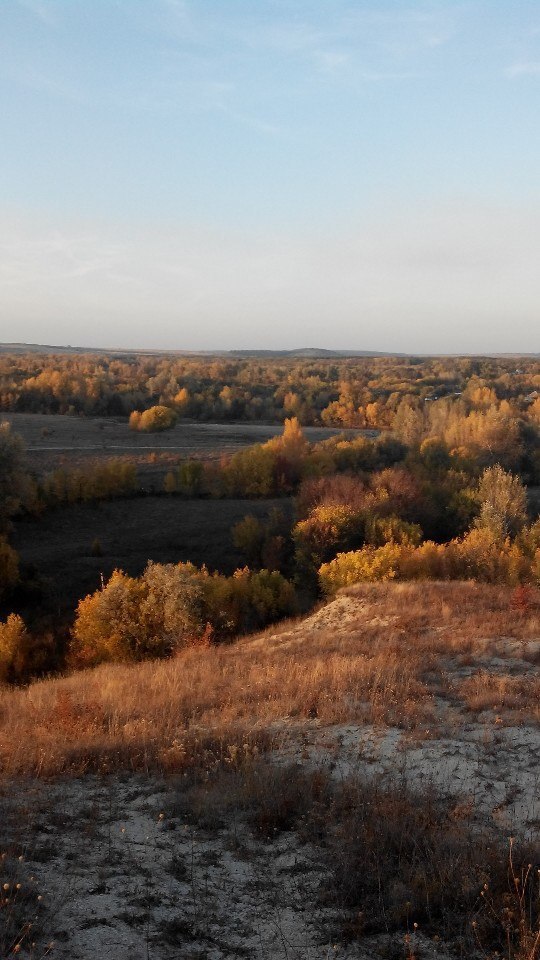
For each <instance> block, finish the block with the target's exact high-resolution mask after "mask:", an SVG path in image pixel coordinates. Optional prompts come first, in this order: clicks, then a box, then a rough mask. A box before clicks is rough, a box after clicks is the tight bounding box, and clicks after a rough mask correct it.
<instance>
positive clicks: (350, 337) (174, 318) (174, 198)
mask: <svg viewBox="0 0 540 960" xmlns="http://www.w3.org/2000/svg"><path fill="white" fill-rule="evenodd" d="M539 318H540V4H539V3H538V0H463V2H449V0H440V2H435V0H433V2H431V0H426V2H418V0H405V2H398V0H377V2H376V0H366V2H363V0H356V2H353V0H92V2H90V0H0V341H3V342H12V341H15V342H28V343H30V342H35V343H48V344H71V345H76V346H91V347H104V348H105V347H132V348H143V349H144V348H152V349H177V350H212V349H241V348H244V349H248V348H265V349H293V348H299V347H308V346H311V347H325V348H330V349H332V348H333V349H351V350H381V351H400V352H407V353H443V352H447V353H465V352H469V353H470V352H473V353H475V352H478V353H482V352H486V353H487V352H538V351H540V334H539V331H540V323H539Z"/></svg>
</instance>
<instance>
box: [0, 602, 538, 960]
mask: <svg viewBox="0 0 540 960" xmlns="http://www.w3.org/2000/svg"><path fill="white" fill-rule="evenodd" d="M539 613H540V605H539V604H538V602H537V600H536V599H535V597H534V596H532V595H530V594H529V593H527V592H519V591H518V592H517V593H516V592H514V594H512V592H511V590H510V589H509V588H507V587H500V588H499V587H489V586H485V585H477V584H473V583H452V584H448V583H445V584H440V583H429V584H423V583H421V584H370V585H364V586H359V587H356V588H354V589H351V590H349V591H348V592H346V593H344V594H341V595H339V596H338V597H337V598H336V599H335V600H334V601H333V602H331V603H329V604H327V605H326V606H323V607H321V608H320V609H319V610H317V611H316V612H315V613H314V614H312V615H311V616H310V617H308V618H307V619H305V620H303V621H298V622H290V623H287V624H284V625H282V626H281V627H280V628H278V629H276V628H272V629H271V630H269V631H267V632H266V633H264V634H262V635H258V636H255V637H248V638H245V639H242V640H240V641H238V642H236V643H235V644H231V645H230V646H222V647H204V646H203V647H200V646H199V647H193V648H190V649H187V650H185V651H184V652H183V653H181V655H179V656H178V657H177V658H175V659H174V660H172V661H166V662H160V663H144V664H139V665H132V666H102V667H99V668H97V669H95V670H93V671H88V672H84V673H79V674H74V675H72V676H68V677H65V678H62V679H55V680H49V681H44V682H41V683H36V684H34V685H32V686H30V687H28V688H27V689H21V690H7V689H4V690H3V691H2V692H1V693H0V724H1V726H0V759H1V764H2V771H3V784H4V788H3V793H2V798H1V803H2V807H3V811H2V812H3V813H4V816H5V822H6V823H8V824H9V827H8V841H7V852H8V854H9V855H8V857H7V858H5V859H4V861H3V869H4V873H6V871H8V870H11V871H12V875H11V876H12V880H13V879H14V877H15V876H16V875H17V876H18V875H20V876H21V877H22V876H23V875H24V878H25V883H28V884H29V883H30V881H29V879H28V877H29V876H30V875H31V876H33V877H35V881H32V884H35V889H36V890H37V889H38V888H39V890H40V891H41V892H42V893H43V894H44V896H43V900H40V901H39V905H40V913H41V914H42V918H41V919H40V920H39V922H38V923H37V925H36V933H35V936H36V938H38V937H39V936H41V937H42V938H43V942H44V943H45V942H49V941H50V940H54V941H55V945H54V947H53V948H52V951H51V955H52V956H55V957H59V958H67V957H69V958H71V960H73V958H81V960H90V958H91V957H95V956H98V955H100V954H103V955H108V956H113V955H114V956H115V957H118V958H122V957H128V956H129V957H139V956H140V957H146V956H151V957H153V958H159V960H161V958H169V957H170V958H172V957H178V956H180V955H181V956H182V957H193V958H195V957H199V958H202V957H209V958H215V960H218V958H219V960H221V958H229V957H231V958H232V957H241V956H247V957H260V958H263V957H264V958H276V960H277V958H290V960H292V958H297V960H303V958H323V957H325V958H326V957H330V956H340V957H344V958H345V957H347V958H350V960H353V958H356V960H367V958H371V957H375V956H381V957H388V958H392V957H394V958H413V957H417V958H419V960H420V958H424V960H431V958H435V957H437V958H439V957H440V958H444V957H452V958H454V957H464V956H467V957H471V958H472V957H486V956H494V955H495V954H494V953H493V950H494V949H495V947H496V944H497V943H499V942H501V943H503V942H504V936H505V933H504V926H503V925H502V921H501V923H499V920H498V919H495V920H494V916H495V917H496V918H497V917H498V916H499V911H500V910H502V909H503V906H504V904H505V903H506V904H507V902H508V897H509V896H510V897H511V896H512V893H513V894H514V895H515V893H516V889H517V888H515V884H514V890H513V891H512V882H510V887H509V886H508V837H509V836H510V835H512V836H514V837H515V838H516V839H515V847H514V852H515V863H516V869H518V867H517V864H518V862H519V857H520V856H522V855H523V856H524V857H534V858H536V859H537V860H538V859H539V858H540V856H539V855H540V851H539V849H538V844H537V836H538V833H537V829H538V823H539V819H540V798H539V794H538V783H537V773H538V756H539V753H540V710H539V702H540V700H539V693H540V679H539V676H538V663H539V661H540V628H539ZM535 838H536V839H535ZM531 843H532V844H533V846H532V847H530V844H531ZM535 843H536V847H535V846H534V845H535ZM527 845H529V848H528V849H526V847H527ZM522 848H523V852H522ZM19 851H23V852H24V857H25V860H24V861H22V862H21V863H19V864H18V865H17V863H18V862H17V861H16V859H15V857H16V855H17V854H18V853H19ZM532 862H534V860H533V861H532ZM484 882H485V883H487V884H488V887H487V888H486V889H488V888H489V898H490V903H489V906H490V909H484V908H483V904H482V901H481V899H480V891H481V890H482V887H483V884H484ZM520 882H521V881H520ZM32 884H31V885H30V887H28V889H29V890H30V891H32V890H33V886H32ZM25 889H26V888H25ZM527 892H528V888H527ZM486 896H488V895H487V894H486ZM32 897H34V893H33V892H30V893H29V894H28V900H27V901H25V900H24V898H23V897H20V898H19V900H20V902H19V905H18V907H17V910H19V913H17V911H15V910H14V913H13V915H14V916H15V915H16V918H17V922H24V915H25V914H24V911H25V910H26V911H27V912H28V911H29V910H30V909H33V907H32V906H31V905H32V903H33V902H34V901H33V900H32ZM505 898H506V899H505ZM514 899H515V897H514ZM34 900H35V897H34ZM25 904H26V906H25ZM514 906H515V904H513V908H514ZM516 910H517V907H516ZM473 921H474V923H475V924H477V926H476V927H474V930H475V931H476V934H475V936H474V937H473V936H472V930H473V928H472V927H471V924H472V923H473ZM512 922H514V921H512ZM416 923H418V929H416V927H415V926H414V924H416ZM73 931H77V932H76V933H74V932H73ZM516 931H517V932H516ZM520 931H521V932H520ZM33 935H34V934H33ZM526 935H527V936H529V941H526ZM534 936H536V934H535V933H533V932H532V931H531V930H528V932H527V931H526V930H525V928H524V927H523V925H522V926H521V927H520V926H519V916H518V913H517V912H516V917H515V930H513V932H512V937H513V938H514V939H515V942H516V944H517V946H516V950H515V952H512V953H509V954H508V956H511V957H512V958H515V960H522V958H523V960H529V958H530V960H535V958H536V956H537V953H536V952H532V951H533V949H534V950H535V949H536V948H535V947H534V944H533V939H534ZM497 937H498V938H499V939H497ZM478 938H480V939H478ZM516 938H517V939H516ZM520 938H521V941H522V943H521V946H520V943H519V940H520ZM538 942H539V941H537V945H538ZM527 944H529V946H531V944H532V946H531V949H530V950H529V952H528V953H527V952H526V950H528V949H529V946H527ZM480 948H481V949H480ZM518 948H519V950H520V951H521V952H518ZM512 949H513V947H512ZM179 950H180V951H181V952H180V953H179ZM407 951H408V952H407ZM489 951H491V952H489ZM39 955H42V954H39Z"/></svg>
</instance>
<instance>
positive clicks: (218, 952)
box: [11, 776, 447, 960]
mask: <svg viewBox="0 0 540 960" xmlns="http://www.w3.org/2000/svg"><path fill="white" fill-rule="evenodd" d="M181 789H182V788H181V784H180V785H179V786H178V785H174V784H172V783H171V782H170V781H169V782H160V781H156V780H148V779H146V778H143V777H140V776H136V777H133V778H128V779H123V780H121V779H110V780H108V781H100V780H98V779H96V778H94V777H89V778H87V779H85V780H72V781H69V782H68V783H64V784H61V785H59V784H55V785H54V786H51V785H45V784H39V785H34V786H33V787H32V788H29V787H28V786H27V787H25V788H23V790H22V791H21V793H20V794H19V796H18V797H17V798H14V797H12V798H11V800H12V801H15V804H16V805H17V807H18V808H19V813H18V817H17V819H18V822H19V825H20V826H19V830H20V831H21V833H22V836H21V839H22V841H23V843H24V842H26V845H27V846H26V857H25V864H26V866H27V868H28V869H29V870H31V871H32V873H33V874H34V875H35V876H36V878H37V880H38V883H39V889H40V890H41V891H42V892H43V896H44V899H45V901H46V903H47V907H48V909H49V911H50V913H51V914H52V916H51V917H50V919H49V920H48V921H47V922H46V923H45V925H44V927H43V929H42V931H41V935H38V942H39V944H40V950H39V951H38V952H37V953H36V954H31V955H32V956H43V955H47V956H51V957H55V958H58V960H94V958H115V960H128V958H129V960H149V958H152V960H172V958H180V957H181V958H190V960H233V958H240V957H252V958H257V960H323V958H324V960H328V958H331V957H340V958H342V960H370V958H372V957H384V956H390V954H389V953H387V952H386V951H387V950H388V949H389V948H390V947H393V948H398V949H400V955H401V949H404V947H403V938H402V937H400V936H394V937H391V938H387V937H377V938H371V939H368V940H367V941H366V942H365V943H364V944H363V945H362V946H360V945H358V944H354V943H352V944H351V943H348V944H347V943H344V942H343V941H342V940H340V937H339V918H338V917H337V916H336V914H335V912H334V911H333V910H332V909H331V908H329V907H327V906H325V903H324V899H322V898H321V893H320V887H321V882H322V881H323V880H324V878H325V867H324V865H323V864H322V862H321V857H320V855H319V853H318V852H317V850H315V849H314V848H313V847H311V846H310V845H308V844H304V843H301V842H299V840H298V838H297V837H296V836H295V835H294V834H292V833H284V834H282V835H280V836H279V837H278V838H277V839H276V840H275V841H273V842H272V841H264V840H261V839H260V837H258V836H256V835H254V833H253V831H252V830H250V828H249V827H248V826H247V825H246V824H245V822H244V821H243V819H242V817H241V816H239V817H238V819H237V820H233V821H232V822H229V823H227V824H225V825H221V824H219V823H216V824H212V823H211V822H210V823H208V824H204V823H203V825H200V826H193V825H192V824H191V823H189V822H186V820H185V818H183V817H182V815H177V813H176V812H175V805H176V800H177V797H178V794H179V793H180V794H181ZM21 804H22V807H23V809H24V808H28V810H27V814H26V818H22V817H21ZM25 819H26V822H25V823H24V820H25ZM23 824H24V826H23ZM29 837H30V838H31V840H30V841H29V839H28V838H29ZM416 939H417V942H418V943H423V944H424V947H423V950H422V953H421V954H419V956H420V957H422V958H423V960H435V958H440V960H443V958H446V957H447V954H446V952H445V950H444V949H443V948H442V947H438V948H435V947H434V946H433V945H432V944H430V943H429V942H428V941H426V942H425V943H424V941H423V938H422V937H421V936H420V935H418V936H417V938H416ZM41 951H43V952H41ZM22 955H23V956H24V954H22ZM403 956H405V954H403Z"/></svg>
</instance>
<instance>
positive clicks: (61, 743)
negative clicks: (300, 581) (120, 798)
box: [0, 583, 538, 776]
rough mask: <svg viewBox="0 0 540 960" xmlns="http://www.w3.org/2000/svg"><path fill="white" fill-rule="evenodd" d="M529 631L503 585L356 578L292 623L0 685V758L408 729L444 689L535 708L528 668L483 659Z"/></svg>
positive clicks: (197, 753) (193, 758)
mask: <svg viewBox="0 0 540 960" xmlns="http://www.w3.org/2000/svg"><path fill="white" fill-rule="evenodd" d="M537 634H538V615H537V611H536V608H534V609H532V608H528V609H527V610H525V611H516V610H515V609H513V607H512V604H511V596H510V591H509V590H508V588H502V587H501V588H498V587H487V586H485V585H482V586H479V585H475V584H459V583H451V584H450V583H445V584H436V583H421V584H407V585H401V584H371V585H366V586H363V587H359V588H355V589H354V590H349V591H348V592H347V595H346V596H342V597H338V599H337V600H336V601H335V602H334V603H333V604H329V605H327V606H326V607H323V608H322V609H321V610H319V611H318V612H317V613H316V614H315V615H313V616H312V617H310V618H308V619H307V620H306V621H304V622H303V623H299V624H295V623H289V624H285V625H283V626H282V627H281V629H280V630H279V631H278V632H276V630H275V628H274V629H273V630H268V631H266V633H264V634H262V635H259V636H257V637H253V638H246V639H243V640H240V641H238V642H237V643H236V644H233V645H231V646H225V647H213V648H212V647H211V648H197V647H195V648H191V649H187V650H185V651H184V652H182V654H181V655H180V656H178V657H177V658H176V659H174V660H171V661H161V662H158V663H145V664H141V665H126V666H124V665H106V666H101V667H98V668H96V669H95V670H89V671H86V672H80V673H76V674H73V675H72V676H68V677H65V678H61V679H54V680H49V681H44V682H40V683H35V684H33V685H31V686H30V687H28V688H26V689H18V690H8V689H4V690H3V691H2V692H1V693H0V763H1V768H2V771H3V773H4V775H7V776H11V775H20V774H38V775H51V774H58V773H63V772H67V771H70V772H73V773H78V772H81V771H86V770H110V769H121V768H124V769H132V770H135V769H138V770H150V769H154V770H157V769H162V770H182V769H185V768H187V767H190V766H194V765H196V766H200V765H203V766H204V765H206V766H211V765H212V762H214V760H215V759H216V758H217V759H219V758H221V757H222V756H223V755H224V753H226V752H227V750H228V749H229V747H230V746H240V747H241V748H242V749H244V747H243V745H244V744H247V745H248V748H249V749H253V748H254V747H256V748H257V749H258V750H264V749H266V748H267V747H269V746H275V745H276V744H278V743H279V742H281V741H283V739H284V738H286V736H287V730H289V729H290V728H291V727H292V728H293V729H297V728H298V726H299V725H302V724H307V723H310V722H312V721H313V720H314V719H317V720H319V721H320V722H321V723H323V724H331V723H344V722H359V723H360V722H370V723H375V724H380V725H383V724H392V725H394V726H399V727H402V728H404V729H410V730H413V731H414V730H417V731H419V732H421V729H422V728H425V727H426V725H430V726H432V725H433V724H434V723H436V721H437V719H439V720H441V719H443V715H444V709H445V703H446V701H445V700H444V698H445V697H447V705H448V704H450V703H451V705H452V708H453V716H454V717H455V714H456V710H458V711H459V710H460V709H461V710H463V709H464V707H466V708H467V709H471V710H475V711H478V710H485V709H490V710H493V711H496V712H497V713H500V712H501V710H502V711H503V712H504V709H507V710H508V711H510V714H511V712H512V710H513V709H514V710H515V709H516V705H517V704H519V705H520V710H521V712H522V713H523V710H524V708H527V710H528V711H529V713H528V719H529V720H530V721H532V722H534V721H535V720H536V721H538V707H537V700H538V681H537V680H531V679H530V678H527V677H519V678H514V677H511V676H510V675H508V676H507V675H506V672H504V671H503V672H501V669H500V664H499V667H498V668H497V671H496V672H490V671H489V669H488V668H487V667H486V666H485V657H486V651H489V650H490V648H491V647H495V646H496V645H497V644H500V639H501V638H505V642H508V641H509V640H510V641H512V644H513V652H512V659H513V661H515V658H516V656H518V655H519V651H520V650H522V659H523V663H525V659H526V652H527V649H528V647H527V644H526V643H525V642H523V643H522V641H528V640H530V639H531V637H534V636H537ZM514 641H516V642H514ZM516 648H517V652H516ZM476 657H480V658H483V660H482V664H483V666H484V669H483V672H482V673H481V674H479V675H477V676H476V677H472V678H470V679H466V680H463V682H462V683H461V685H459V684H458V687H455V689H454V690H451V683H450V680H449V676H450V672H451V671H452V670H457V669H458V668H459V666H460V665H462V664H466V663H471V662H474V661H475V658H476ZM531 669H533V668H532V667H531ZM458 679H459V678H458ZM501 691H503V692H504V696H503V697H502V698H501ZM525 696H526V698H527V699H526V700H525V701H524V699H523V698H524V697H525Z"/></svg>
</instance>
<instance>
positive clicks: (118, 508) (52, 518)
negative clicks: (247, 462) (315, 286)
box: [12, 496, 293, 611]
mask: <svg viewBox="0 0 540 960" xmlns="http://www.w3.org/2000/svg"><path fill="white" fill-rule="evenodd" d="M274 507H277V508H279V509H280V510H282V511H284V512H285V513H286V514H287V515H290V514H292V510H293V506H292V501H291V500H290V499H287V498H282V499H278V500H182V499H179V498H177V497H166V496H161V497H158V496H146V497H134V498H131V499H127V500H110V501H103V502H99V503H83V504H73V505H71V506H67V507H61V508H60V507H59V508H58V509H56V510H48V511H46V512H45V513H44V514H43V516H42V517H41V518H39V519H26V520H23V521H19V522H18V523H17V524H16V525H15V528H14V534H13V537H12V542H13V545H14V547H15V549H16V550H17V551H18V553H19V555H20V558H21V562H22V563H23V564H27V565H28V564H29V565H31V566H33V567H35V569H36V571H37V573H38V574H39V575H41V576H42V577H45V578H46V580H47V581H48V582H49V584H50V593H51V597H52V598H54V603H55V605H56V606H59V607H61V608H62V609H66V610H68V611H71V610H73V609H74V607H75V606H76V604H77V601H78V600H80V598H81V597H82V596H85V595H86V594H87V593H89V592H92V591H94V590H96V589H97V588H98V587H99V585H100V582H101V575H102V574H103V576H104V577H105V578H108V577H109V576H110V574H111V573H112V571H113V570H114V569H115V568H116V567H120V568H121V569H122V570H125V571H126V573H129V574H131V575H133V576H139V575H140V574H141V573H142V571H143V570H144V568H145V566H146V564H147V562H148V560H154V561H156V562H161V563H179V562H180V561H187V560H189V561H191V562H193V563H195V564H197V565H202V564H204V563H205V564H206V565H207V566H208V567H209V568H210V569H219V570H221V571H223V572H225V573H233V572H234V570H235V569H236V568H237V567H238V566H242V565H243V561H242V557H241V556H240V555H239V554H238V553H237V551H236V550H235V549H234V545H233V542H232V536H231V527H232V526H234V524H236V523H238V521H239V520H242V519H243V517H245V516H246V514H254V515H255V516H257V517H259V518H260V519H263V518H266V517H268V515H269V513H270V512H271V510H272V509H273V508H274ZM96 539H97V540H99V544H100V548H101V555H100V556H95V555H93V544H94V541H95V540H96Z"/></svg>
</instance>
